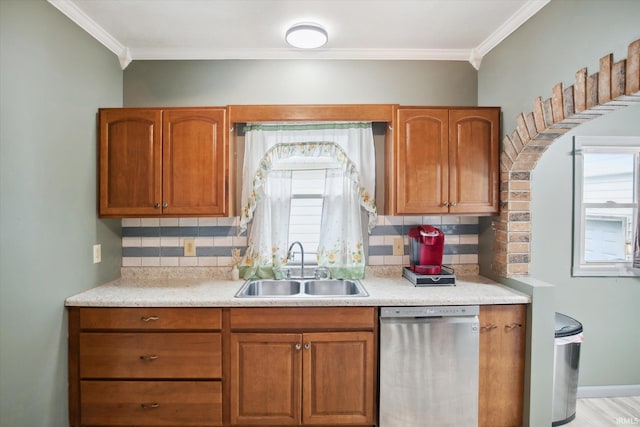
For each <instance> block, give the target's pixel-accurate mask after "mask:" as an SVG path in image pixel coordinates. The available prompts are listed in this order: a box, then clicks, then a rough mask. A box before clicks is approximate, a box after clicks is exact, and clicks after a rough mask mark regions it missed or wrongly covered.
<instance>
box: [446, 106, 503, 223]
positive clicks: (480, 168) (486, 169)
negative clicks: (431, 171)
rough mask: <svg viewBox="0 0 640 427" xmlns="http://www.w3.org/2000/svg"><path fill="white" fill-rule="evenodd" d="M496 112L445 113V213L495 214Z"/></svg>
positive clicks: (497, 127) (496, 168)
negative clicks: (447, 165) (446, 200)
mask: <svg viewBox="0 0 640 427" xmlns="http://www.w3.org/2000/svg"><path fill="white" fill-rule="evenodd" d="M499 133H500V111H499V109H497V108H486V109H477V110H476V109H462V110H450V112H449V168H450V169H449V203H450V207H449V212H451V213H477V214H484V213H498V199H499V194H498V191H499V190H498V181H499V173H500V171H499V160H498V156H499V149H500V147H499Z"/></svg>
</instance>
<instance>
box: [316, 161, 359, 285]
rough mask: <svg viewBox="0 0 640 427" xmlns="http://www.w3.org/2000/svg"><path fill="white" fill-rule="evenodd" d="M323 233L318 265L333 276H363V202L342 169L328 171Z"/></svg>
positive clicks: (351, 277)
mask: <svg viewBox="0 0 640 427" xmlns="http://www.w3.org/2000/svg"><path fill="white" fill-rule="evenodd" d="M320 230H321V233H320V244H319V245H318V265H320V266H323V267H328V268H329V269H330V270H331V275H332V277H340V278H349V279H358V278H362V277H364V267H365V262H364V258H365V257H364V248H363V239H362V232H361V231H360V230H362V224H361V215H360V200H359V196H358V191H357V188H356V186H355V185H353V182H352V181H351V180H349V179H348V178H346V177H345V175H344V171H343V170H342V169H330V170H328V171H327V175H326V182H325V194H324V207H323V210H322V222H321V225H320Z"/></svg>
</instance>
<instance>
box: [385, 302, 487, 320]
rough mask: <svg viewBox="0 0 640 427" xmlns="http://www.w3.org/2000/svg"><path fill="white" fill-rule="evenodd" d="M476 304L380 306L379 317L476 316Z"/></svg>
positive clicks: (478, 311)
mask: <svg viewBox="0 0 640 427" xmlns="http://www.w3.org/2000/svg"><path fill="white" fill-rule="evenodd" d="M479 313H480V308H479V307H478V306H477V305H440V306H424V307H382V308H380V317H449V316H477V315H478V314H479Z"/></svg>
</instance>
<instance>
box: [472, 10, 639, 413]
mask: <svg viewBox="0 0 640 427" xmlns="http://www.w3.org/2000/svg"><path fill="white" fill-rule="evenodd" d="M639 16H640V2H638V1H635V0H609V1H600V0H598V1H596V0H563V1H552V2H551V3H549V4H548V5H547V6H545V7H544V8H543V9H542V10H541V11H540V12H539V13H538V14H537V15H536V16H534V17H533V18H531V19H530V20H529V21H528V22H526V23H525V24H524V25H523V26H522V27H520V28H519V29H518V30H517V31H516V32H515V33H513V34H512V35H511V36H509V37H508V38H507V39H506V40H505V41H503V42H502V43H501V44H500V45H499V46H497V47H496V48H494V49H493V50H492V51H491V52H490V53H489V54H488V55H487V56H486V57H485V58H484V59H483V62H482V66H481V68H480V71H479V73H478V102H479V103H480V104H497V105H500V106H502V111H503V124H502V127H503V135H504V134H510V133H511V132H513V130H514V128H515V126H516V122H515V118H516V116H517V115H519V114H520V113H528V112H530V111H532V108H533V100H534V99H535V98H536V97H538V96H542V97H543V98H549V97H550V96H551V89H552V87H553V86H554V85H555V84H557V83H559V82H563V83H564V84H565V85H566V86H568V85H571V84H573V83H574V81H575V73H576V72H577V71H578V70H579V69H581V68H583V67H587V68H588V71H589V74H592V73H594V72H597V71H598V69H599V59H600V58H601V57H603V56H605V55H607V54H609V53H613V54H614V61H618V60H620V59H623V58H626V57H627V47H628V45H629V43H631V42H632V41H634V40H637V39H638V38H640V26H638V17H639ZM575 134H580V135H640V107H630V108H627V109H624V110H621V111H618V112H615V113H611V114H609V115H607V116H604V117H602V118H599V119H597V120H594V121H592V122H589V123H587V124H584V125H581V126H579V127H578V128H576V129H575V130H573V131H572V132H570V133H569V134H567V135H565V136H563V137H562V138H559V139H558V140H557V141H555V142H554V144H553V145H552V146H551V147H550V148H549V150H548V151H547V152H546V153H545V154H544V156H543V157H542V159H541V160H540V161H539V162H538V165H537V166H536V169H535V170H534V172H533V175H532V227H533V232H532V253H531V257H532V258H531V259H532V261H531V274H530V276H531V277H530V278H529V279H523V280H521V281H520V282H518V281H517V280H504V282H505V283H508V284H510V285H513V286H516V287H517V286H522V287H523V289H524V290H525V291H526V292H528V293H531V294H532V295H534V305H537V306H538V307H540V303H541V302H542V301H544V302H545V303H546V304H549V302H552V303H553V305H552V306H551V307H548V309H546V310H538V311H537V313H536V314H535V315H534V318H533V322H534V325H535V324H537V325H539V326H540V327H539V328H538V329H537V330H533V331H532V336H531V337H530V340H531V342H533V343H536V344H537V345H533V347H532V350H533V353H532V355H531V361H530V362H531V378H532V381H533V380H534V379H537V380H538V383H537V384H532V394H533V395H534V396H538V398H537V399H532V401H531V405H532V406H531V412H532V415H531V419H530V422H531V425H532V426H533V425H548V424H547V423H548V422H550V418H549V415H548V411H549V409H550V396H551V390H552V385H551V380H552V376H550V375H548V372H546V370H547V369H548V367H549V366H552V362H553V349H552V348H551V347H552V345H551V343H552V340H550V339H548V338H546V335H547V334H552V333H553V330H552V329H551V330H549V329H550V327H551V326H552V322H551V321H550V319H549V318H548V317H551V316H553V314H554V312H555V311H559V312H563V313H565V314H568V315H570V316H573V317H575V318H577V319H578V320H580V321H581V322H583V324H584V326H585V343H584V345H583V348H582V355H581V366H580V383H579V385H580V386H611V385H613V386H616V385H634V384H636V385H637V384H640V365H638V363H637V355H638V353H639V352H640V337H639V336H638V334H637V331H636V327H637V324H638V323H639V321H640V317H639V316H640V314H639V313H638V311H637V310H636V309H635V308H634V305H635V304H637V302H638V301H640V279H637V278H600V279H595V278H573V277H571V255H572V252H571V239H572V203H573V202H572V200H573V199H572V198H573V187H572V173H573V171H572V157H571V145H572V137H573V135H575ZM492 242H493V232H492V231H491V229H490V219H483V220H482V221H481V231H480V253H481V256H480V264H481V272H483V273H485V274H489V273H488V272H490V269H491V267H490V265H491V259H492V249H491V248H492ZM547 283H548V284H551V285H553V287H552V288H548V286H547V285H546V284H547ZM536 294H538V295H541V296H542V300H536V299H535V295H536ZM536 316H537V317H536ZM540 369H542V370H540ZM545 396H546V397H545Z"/></svg>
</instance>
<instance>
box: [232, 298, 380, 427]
mask: <svg viewBox="0 0 640 427" xmlns="http://www.w3.org/2000/svg"><path fill="white" fill-rule="evenodd" d="M230 324H231V325H230V328H231V339H230V361H231V367H230V371H231V373H230V377H229V383H230V384H229V389H230V396H229V397H230V424H231V425H234V426H239V425H242V426H249V425H270V426H286V425H316V426H317V425H323V426H338V425H358V426H371V425H374V424H375V422H376V353H377V351H376V339H375V331H376V325H377V310H376V309H375V308H372V307H361V308H360V307H359V308H347V307H333V308H330V309H329V308H306V309H301V308H272V309H263V308H256V309H250V308H247V309H231V316H230Z"/></svg>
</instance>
